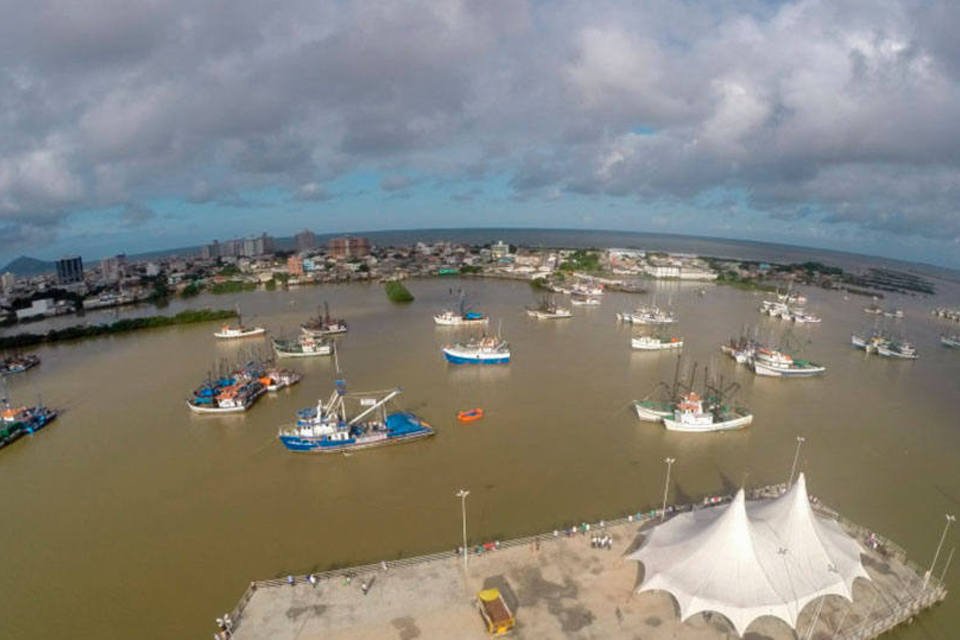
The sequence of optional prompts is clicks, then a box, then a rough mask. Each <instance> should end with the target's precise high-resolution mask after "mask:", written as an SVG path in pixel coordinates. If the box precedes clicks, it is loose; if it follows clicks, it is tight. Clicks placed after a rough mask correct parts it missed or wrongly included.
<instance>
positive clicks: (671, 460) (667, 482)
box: [660, 458, 677, 522]
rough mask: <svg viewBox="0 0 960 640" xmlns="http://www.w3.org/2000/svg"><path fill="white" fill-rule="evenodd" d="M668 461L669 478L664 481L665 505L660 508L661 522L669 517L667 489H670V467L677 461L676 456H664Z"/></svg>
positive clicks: (665, 460)
mask: <svg viewBox="0 0 960 640" xmlns="http://www.w3.org/2000/svg"><path fill="white" fill-rule="evenodd" d="M663 461H664V462H666V463H667V479H666V480H664V482H663V507H661V508H660V522H663V519H664V518H666V517H667V491H668V490H669V489H670V467H672V466H673V463H674V462H676V461H677V459H676V458H664V459H663Z"/></svg>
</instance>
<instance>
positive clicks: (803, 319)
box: [790, 310, 823, 324]
mask: <svg viewBox="0 0 960 640" xmlns="http://www.w3.org/2000/svg"><path fill="white" fill-rule="evenodd" d="M790 319H791V320H793V321H794V322H796V323H797V324H820V323H821V322H823V318H821V317H820V316H818V315H816V314H813V313H808V312H806V311H802V310H794V311H793V313H792V314H791V315H790Z"/></svg>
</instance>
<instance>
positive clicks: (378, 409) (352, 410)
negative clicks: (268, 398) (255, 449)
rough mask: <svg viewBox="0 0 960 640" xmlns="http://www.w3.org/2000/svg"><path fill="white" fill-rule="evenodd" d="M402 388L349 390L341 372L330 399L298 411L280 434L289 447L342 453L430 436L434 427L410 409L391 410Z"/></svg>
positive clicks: (311, 451)
mask: <svg viewBox="0 0 960 640" xmlns="http://www.w3.org/2000/svg"><path fill="white" fill-rule="evenodd" d="M400 393H401V390H400V389H391V390H388V391H371V392H361V393H348V392H347V386H346V381H345V380H344V379H343V377H342V375H341V374H338V378H337V380H336V383H335V386H334V390H333V392H332V393H331V394H330V397H329V398H328V399H327V401H326V402H324V401H323V398H321V399H320V400H318V401H317V406H316V407H309V408H306V409H301V410H300V411H298V412H297V420H296V423H295V424H293V425H291V426H287V427H281V428H280V430H279V432H278V433H277V437H278V438H279V440H280V442H281V443H282V444H283V446H284V447H286V448H287V450H289V451H295V452H298V453H338V452H349V451H353V450H355V449H368V448H371V447H379V446H384V445H388V444H398V443H402V442H410V441H413V440H419V439H421V438H426V437H429V436H432V435H433V434H434V430H433V429H432V428H431V427H430V425H429V424H427V423H426V422H425V421H424V420H422V419H421V418H419V417H418V416H416V415H414V414H413V413H410V412H405V411H401V412H395V413H389V414H388V413H387V411H386V405H387V403H388V402H389V401H391V400H393V399H394V398H396V397H397V396H398V395H400Z"/></svg>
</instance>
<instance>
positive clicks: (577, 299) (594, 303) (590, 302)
mask: <svg viewBox="0 0 960 640" xmlns="http://www.w3.org/2000/svg"><path fill="white" fill-rule="evenodd" d="M570 304H572V305H573V306H575V307H598V306H600V304H601V301H600V298H598V297H596V296H590V295H583V294H576V293H575V294H572V295H571V296H570Z"/></svg>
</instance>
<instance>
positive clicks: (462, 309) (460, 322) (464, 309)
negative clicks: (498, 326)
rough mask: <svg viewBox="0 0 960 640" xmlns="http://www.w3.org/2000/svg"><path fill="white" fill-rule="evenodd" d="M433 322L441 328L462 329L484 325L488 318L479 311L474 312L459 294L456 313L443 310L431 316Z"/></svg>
mask: <svg viewBox="0 0 960 640" xmlns="http://www.w3.org/2000/svg"><path fill="white" fill-rule="evenodd" d="M433 321H434V322H435V323H436V324H437V325H439V326H443V327H462V326H474V325H484V324H487V322H489V321H490V318H489V316H487V314H485V313H481V312H479V311H474V310H473V309H470V308H469V307H468V306H467V303H466V297H465V296H464V294H463V292H462V291H461V292H460V306H459V307H458V308H457V310H456V311H454V310H452V309H445V310H443V311H442V312H441V313H438V314H436V315H435V316H433Z"/></svg>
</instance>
